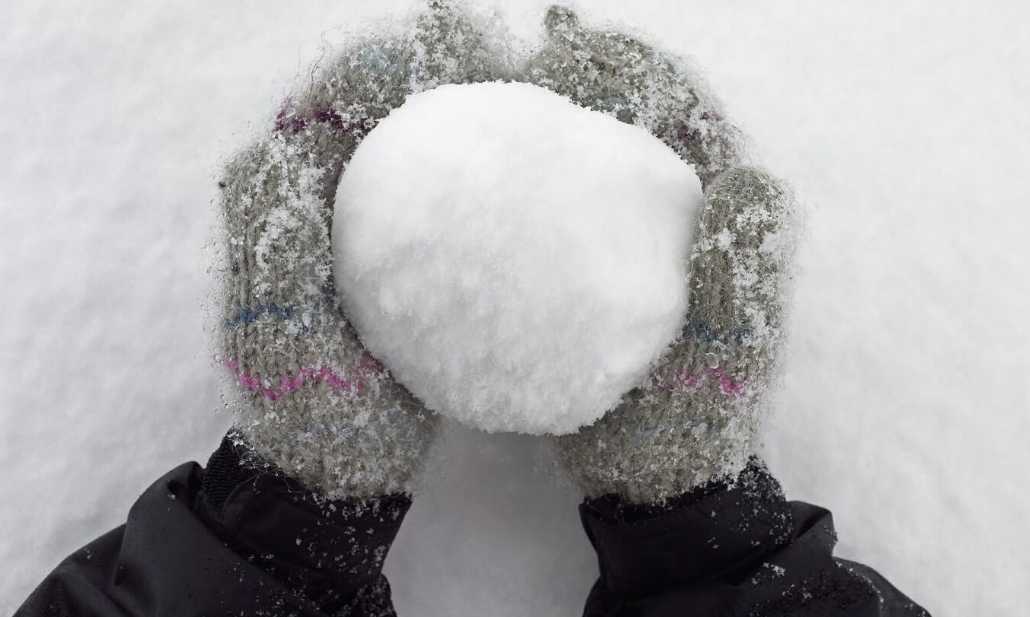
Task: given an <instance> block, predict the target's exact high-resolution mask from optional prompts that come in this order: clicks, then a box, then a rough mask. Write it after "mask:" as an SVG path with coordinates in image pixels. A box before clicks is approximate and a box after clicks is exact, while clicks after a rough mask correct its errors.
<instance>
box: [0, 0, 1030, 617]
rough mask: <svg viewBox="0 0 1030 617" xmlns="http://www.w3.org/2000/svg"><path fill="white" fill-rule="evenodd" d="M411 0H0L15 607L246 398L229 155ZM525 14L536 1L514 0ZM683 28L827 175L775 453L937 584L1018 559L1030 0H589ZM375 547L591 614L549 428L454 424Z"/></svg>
mask: <svg viewBox="0 0 1030 617" xmlns="http://www.w3.org/2000/svg"><path fill="white" fill-rule="evenodd" d="M409 2H410V0H408V1H400V0H390V1H382V0H377V1H375V2H372V1H371V0H363V1H362V2H360V3H356V2H339V1H337V2H330V1H326V0H319V1H317V2H316V1H313V2H306V3H303V4H301V3H286V2H272V1H269V0H262V1H255V2H247V3H243V2H220V3H205V2H200V1H199V0H178V1H176V2H166V3H142V2H134V3H122V2H113V1H110V0H91V1H90V2H88V3H87V2H75V1H72V0H53V1H51V2H46V3H36V2H28V1H13V0H12V1H7V2H2V3H0V163H2V164H0V281H2V290H3V292H4V293H3V297H2V310H0V314H2V318H0V614H9V613H10V612H12V611H13V610H14V609H15V608H16V607H17V606H18V605H19V604H20V603H21V601H22V600H23V599H24V598H25V596H26V595H27V594H28V593H29V591H30V590H31V589H32V587H33V586H34V585H35V583H36V582H38V581H39V579H41V578H42V577H43V576H44V575H45V574H46V573H47V572H48V571H49V570H50V569H51V568H52V567H53V566H54V565H56V564H57V563H58V561H59V560H60V559H61V558H63V557H64V556H65V555H66V554H68V553H70V552H71V551H73V550H75V549H76V548H78V547H79V546H81V545H82V544H84V543H85V542H87V541H89V540H91V539H93V538H94V537H95V536H97V535H99V534H100V533H102V532H104V531H106V530H108V529H109V528H111V527H113V526H115V525H118V524H120V523H121V522H122V521H123V519H124V516H125V514H126V512H127V510H128V508H129V506H130V505H131V504H132V502H133V501H134V499H135V498H136V496H137V495H138V494H139V493H140V492H141V491H142V490H143V489H145V488H146V487H147V486H148V485H149V484H150V483H151V482H152V481H153V480H154V479H156V478H157V477H158V476H160V475H161V474H162V473H164V472H165V471H167V470H168V469H170V468H172V467H173V466H175V465H177V464H179V463H181V462H183V461H186V460H199V461H201V462H203V461H205V460H206V458H207V456H208V454H209V453H210V452H211V450H212V449H213V448H214V447H215V446H216V445H217V443H218V441H219V439H220V437H221V433H222V431H223V429H224V428H226V427H227V425H228V423H229V420H228V418H227V417H225V416H224V415H223V414H221V413H220V412H219V409H220V403H219V401H218V398H217V395H216V391H215V376H214V375H213V374H212V370H211V363H210V361H209V359H208V358H207V355H206V354H207V353H208V347H207V344H206V342H205V338H204V337H205V334H204V320H205V314H204V309H203V301H204V295H205V293H206V290H207V285H208V279H207V276H206V274H205V266H206V263H207V255H206V254H205V250H204V244H205V242H206V241H207V240H208V239H209V235H210V232H209V227H210V225H211V223H212V220H213V209H212V203H211V202H212V200H213V199H214V198H215V196H216V194H217V190H216V187H215V174H216V171H217V169H218V165H219V161H220V160H222V158H223V157H224V156H225V155H226V154H227V153H228V152H229V151H231V150H232V149H233V148H234V147H236V146H237V145H239V144H240V141H239V140H240V139H241V138H242V136H244V135H246V127H247V125H248V122H258V121H261V120H262V119H264V118H267V117H268V112H269V109H270V108H272V107H273V106H274V105H276V103H277V102H278V100H279V99H280V97H281V96H282V94H283V89H284V88H285V87H286V86H287V85H288V83H289V82H290V80H291V79H292V78H293V77H294V76H295V75H296V74H297V73H298V71H303V70H304V69H305V68H307V66H308V65H309V64H310V62H311V61H312V60H313V59H314V58H315V57H317V55H318V54H319V53H320V50H321V47H322V40H321V39H322V36H323V34H324V36H325V37H326V38H327V39H329V40H339V37H341V36H343V32H342V31H341V30H339V29H336V28H334V26H337V25H339V26H343V27H344V28H350V27H353V26H354V25H355V24H356V23H357V21H358V20H361V19H364V18H366V17H374V16H379V15H382V14H383V13H384V12H386V11H402V10H403V9H404V8H405V7H407V6H408V5H409ZM503 8H504V9H505V10H506V12H507V13H508V21H509V23H510V24H511V25H512V27H513V29H514V30H515V31H516V32H517V33H518V34H520V35H523V36H529V35H531V34H533V33H534V32H535V31H536V30H537V29H538V28H539V27H540V26H539V20H540V17H541V16H542V12H543V10H544V8H545V5H544V4H540V3H536V2H522V1H519V2H516V1H515V0H512V1H511V2H507V3H505V4H504V5H503ZM580 8H581V17H582V18H583V19H584V20H585V21H586V22H588V23H592V22H596V20H613V21H618V22H622V23H626V24H629V25H630V26H633V27H636V28H638V29H640V30H642V31H645V32H648V33H651V34H653V35H654V36H655V37H656V38H657V39H658V40H660V41H663V42H664V44H665V45H666V46H668V47H670V48H673V49H675V50H677V51H679V52H682V53H687V54H690V55H692V56H694V57H695V58H696V59H697V61H698V62H699V63H700V65H701V66H703V67H704V68H705V69H706V70H707V73H708V76H709V78H710V80H711V82H712V84H713V86H714V88H715V89H716V91H717V92H718V94H719V95H720V96H721V97H722V98H723V100H724V101H725V102H726V104H727V108H728V111H729V113H730V115H731V117H733V118H734V119H736V121H737V122H738V123H739V124H740V125H741V126H742V127H743V128H744V129H745V131H746V132H747V133H749V134H750V135H751V137H752V138H753V142H754V144H755V147H756V151H757V152H758V153H759V154H760V156H761V160H762V162H763V163H764V164H765V165H767V166H768V167H769V168H770V169H772V170H773V171H775V172H776V173H778V174H780V175H782V176H785V177H787V178H789V179H791V180H792V181H793V183H794V184H795V186H796V187H797V188H798V189H799V191H800V192H801V193H802V194H803V195H804V196H805V198H806V200H807V201H808V202H809V203H811V204H813V206H814V207H813V210H812V212H811V215H810V219H809V224H808V233H807V238H806V240H805V244H804V246H803V249H802V253H801V262H802V266H803V268H804V270H803V274H802V275H801V277H800V278H799V280H798V291H797V303H796V310H795V321H794V329H793V336H792V342H791V347H790V353H789V360H788V365H787V380H786V388H785V391H784V392H783V394H782V396H781V397H780V402H779V413H778V416H777V418H776V420H775V428H774V430H773V431H772V432H771V433H770V434H769V436H768V438H767V458H768V460H769V463H770V466H771V468H772V469H773V471H774V472H775V473H776V474H777V475H778V476H779V477H780V479H781V481H782V482H783V484H784V486H785V488H786V490H787V492H788V495H789V496H790V497H791V498H794V499H804V500H809V501H813V502H816V503H819V504H821V505H824V506H826V507H829V508H830V509H832V510H833V511H834V515H835V517H834V518H835V521H836V523H837V527H838V531H839V533H840V537H841V541H840V544H839V548H838V554H839V555H840V556H843V557H847V558H852V559H856V560H859V561H862V562H866V563H868V564H870V565H872V566H873V567H875V568H877V569H878V570H879V571H881V572H882V573H883V574H884V575H886V576H887V577H888V578H889V579H890V580H891V581H892V582H894V583H895V584H896V585H897V586H899V587H900V588H901V589H902V590H904V591H906V592H907V593H908V594H910V595H911V596H912V597H913V598H914V599H915V600H917V601H919V602H921V603H922V604H924V605H925V606H926V607H927V608H928V609H929V610H930V611H931V612H932V613H933V614H934V615H937V616H940V615H1018V614H1022V612H1023V611H1025V609H1026V601H1027V595H1028V591H1027V590H1028V589H1030V531H1028V529H1027V527H1028V525H1027V521H1028V520H1030V491H1028V487H1030V471H1028V470H1030V450H1028V443H1030V413H1028V408H1030V405H1028V403H1030V400H1028V398H1030V397H1028V386H1027V383H1028V377H1027V374H1028V372H1030V370H1028V369H1030V358H1028V354H1030V336H1028V329H1027V315H1030V292H1028V290H1027V278H1028V273H1030V263H1028V261H1030V259H1028V257H1030V255H1028V253H1030V246H1028V245H1030V238H1028V235H1030V216H1028V214H1027V208H1028V204H1030V171H1028V170H1027V163H1028V161H1030V116H1028V114H1027V112H1026V109H1028V108H1030V71H1028V68H1030V62H1028V60H1030V41H1028V40H1027V34H1026V33H1027V31H1028V28H1030V5H1027V4H1026V3H1022V2H1019V1H1011V2H983V1H978V2H972V1H969V2H965V3H957V2H930V1H929V0H926V1H923V2H911V1H910V2H896V1H892V0H876V1H868V2H861V3H859V2H852V3H847V4H844V3H828V2H823V1H821V0H795V1H787V0H778V1H774V2H759V1H758V0H753V1H747V2H745V1H742V0H735V1H730V2H719V3H715V2H709V3H693V2H680V1H679V0H654V1H646V0H638V1H635V2H632V3H630V2H624V1H623V0H605V1H596V2H590V3H586V4H585V5H583V6H581V7H580ZM443 455H444V460H443V462H442V463H441V464H440V465H439V469H438V470H437V472H436V474H435V475H434V477H433V479H432V480H431V482H430V484H429V486H427V487H426V490H425V491H424V492H423V494H421V495H419V496H418V498H417V500H416V502H415V506H414V507H413V508H412V510H411V512H410V514H409V517H408V519H407V521H406V523H405V525H404V527H403V528H402V530H401V534H400V536H399V537H398V540H397V542H396V544H395V546H394V548H393V550H392V552H391V554H390V557H389V558H388V559H387V565H386V569H387V573H388V575H389V576H390V578H391V583H392V584H393V586H394V592H395V600H396V604H397V607H398V610H399V612H400V613H401V614H402V615H423V616H429V617H432V616H437V615H456V616H459V617H461V616H466V615H493V616H503V615H520V616H522V615H533V616H550V615H575V614H578V613H579V612H580V610H581V606H582V602H583V600H584V598H585V596H586V593H587V590H588V589H589V586H590V585H591V584H592V581H593V579H594V577H595V576H596V565H595V563H594V557H593V554H592V552H591V550H590V548H589V546H588V544H587V540H586V537H585V536H584V535H583V533H582V531H581V530H580V529H579V523H578V518H577V513H576V507H575V506H576V504H577V503H578V501H579V498H578V496H577V494H576V493H575V491H574V490H573V489H572V488H571V487H569V486H567V485H563V484H560V483H559V482H557V481H556V480H554V479H553V478H552V475H551V473H550V468H549V462H548V459H547V456H546V448H544V445H543V443H542V441H540V440H539V439H538V438H531V437H523V436H511V435H493V436H487V435H483V434H479V433H475V432H472V431H470V430H466V429H457V428H455V429H453V430H451V432H450V433H449V434H448V436H447V441H446V444H445V445H444V446H443Z"/></svg>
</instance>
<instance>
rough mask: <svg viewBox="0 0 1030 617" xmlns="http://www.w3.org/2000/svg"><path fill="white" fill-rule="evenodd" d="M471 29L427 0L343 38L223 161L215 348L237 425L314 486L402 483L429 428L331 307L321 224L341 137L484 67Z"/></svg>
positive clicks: (489, 66) (343, 146)
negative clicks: (398, 20)
mask: <svg viewBox="0 0 1030 617" xmlns="http://www.w3.org/2000/svg"><path fill="white" fill-rule="evenodd" d="M486 40H487V37H486V36H484V35H483V34H482V33H481V32H480V31H478V30H477V29H476V28H475V27H474V25H473V24H472V23H471V22H470V21H469V20H468V19H467V18H466V17H465V16H463V15H462V14H460V13H457V12H455V11H453V10H451V9H449V8H447V7H445V6H443V5H441V4H440V3H434V4H433V5H432V7H431V8H423V9H420V10H418V11H416V13H415V14H414V15H413V16H411V17H410V18H409V19H408V21H407V22H405V24H404V25H403V27H402V28H401V30H400V31H393V33H392V34H388V35H369V36H366V37H364V38H363V39H361V40H359V41H357V42H356V43H355V44H353V45H350V46H349V47H348V48H347V49H346V50H345V51H344V52H343V53H342V54H341V55H340V56H338V57H337V58H336V59H335V60H334V61H333V62H332V63H331V64H330V65H329V66H327V67H325V68H323V69H321V71H320V72H318V73H317V74H316V76H315V78H314V79H313V81H312V83H310V84H305V87H304V88H303V89H302V91H301V92H299V93H298V94H297V95H296V96H294V97H291V98H289V99H287V101H286V103H285V104H284V106H283V107H282V109H281V110H280V112H279V114H278V116H277V117H276V120H275V129H274V131H273V132H271V134H269V135H267V136H266V137H264V138H262V139H260V140H259V141H258V142H257V143H256V144H255V145H253V146H251V147H250V148H248V149H246V150H244V151H242V152H240V153H239V154H238V155H236V156H235V158H234V159H233V160H232V161H231V162H230V163H229V164H228V166H227V168H226V170H225V174H224V177H223V179H222V182H221V183H220V185H221V186H222V188H223V196H222V209H223V215H224V233H225V237H224V247H225V256H226V259H227V262H228V264H227V266H228V270H227V272H225V274H224V279H223V281H222V283H223V290H224V291H223V297H222V301H223V303H224V317H225V319H224V323H223V324H222V327H221V329H220V334H219V340H218V346H219V348H220V353H219V355H220V356H221V360H222V362H223V364H224V366H225V368H226V370H227V371H228V372H229V374H230V376H231V380H232V381H234V382H235V385H232V386H230V388H229V389H230V390H231V394H230V397H229V398H230V400H231V403H232V407H233V408H234V411H238V413H239V420H238V427H239V430H240V431H241V432H242V433H243V434H244V435H245V436H246V437H247V440H248V441H249V443H250V445H251V446H252V447H253V449H254V451H255V452H256V453H257V454H259V455H260V456H261V457H262V458H263V459H265V460H267V461H268V462H270V463H272V464H274V465H275V466H277V467H279V468H281V469H282V470H284V471H285V472H286V473H288V474H290V475H292V476H294V477H295V478H297V479H298V480H300V481H301V482H302V483H303V484H304V485H305V486H307V487H308V488H310V489H312V490H315V491H318V492H320V493H322V494H324V495H326V496H328V497H330V498H345V497H347V498H353V497H358V498H362V497H372V496H376V495H384V494H391V493H397V492H408V491H410V489H411V483H412V480H413V478H414V477H415V474H416V471H417V469H418V467H419V464H420V461H421V459H422V458H423V456H424V453H425V451H426V448H427V447H428V445H429V444H430V442H431V440H432V438H433V436H434V434H435V432H436V428H437V424H438V421H437V418H436V417H435V415H433V414H431V413H429V412H428V411H427V410H426V409H425V408H424V407H423V406H422V404H421V403H420V402H419V401H418V400H416V399H415V398H414V397H413V396H412V395H411V394H410V393H409V392H408V391H407V390H406V389H405V388H403V387H402V386H400V385H399V384H397V383H396V382H395V381H394V380H393V379H392V377H391V375H390V373H389V371H388V370H386V369H385V368H384V367H383V366H382V365H380V364H379V363H378V362H377V361H376V360H375V359H374V358H373V357H371V356H370V355H369V354H368V353H367V352H366V351H365V350H364V348H363V346H362V344H361V342H360V341H359V339H358V336H357V333H356V331H355V330H354V329H353V327H352V326H351V325H350V324H349V323H348V322H347V320H346V318H345V316H344V315H343V313H342V312H341V310H340V309H339V306H338V303H337V297H336V293H335V290H334V284H333V280H332V268H331V255H330V237H329V233H330V231H329V230H330V228H331V218H332V207H333V202H334V199H335V193H336V188H337V183H338V180H339V176H340V174H341V172H342V169H343V168H344V166H345V165H346V163H347V161H348V159H349V157H350V156H351V154H352V153H353V151H354V149H355V147H356V146H357V144H358V143H359V142H360V141H361V139H362V138H363V137H364V135H366V134H367V133H368V132H369V131H370V130H371V129H372V128H373V127H374V126H375V124H376V123H377V122H378V121H379V120H380V119H381V118H382V117H384V116H385V115H386V114H388V113H389V111H390V110H391V109H392V108H393V107H395V106H397V105H400V104H401V103H403V101H404V99H405V97H406V96H408V95H409V94H411V93H413V92H417V91H420V90H424V89H427V88H431V87H434V86H435V85H438V84H441V83H454V82H468V81H487V80H491V79H495V78H496V74H495V73H496V71H497V69H496V67H497V65H498V62H497V61H496V60H494V57H495V56H494V54H493V53H492V52H491V50H489V49H488V48H487V47H486V43H485V41H486Z"/></svg>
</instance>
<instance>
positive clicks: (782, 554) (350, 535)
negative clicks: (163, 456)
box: [15, 433, 927, 617]
mask: <svg viewBox="0 0 1030 617" xmlns="http://www.w3.org/2000/svg"><path fill="white" fill-rule="evenodd" d="M410 505H411V501H410V499H409V498H408V497H407V496H405V495H393V496H388V497H382V498H379V499H375V500H371V501H369V502H366V503H353V502H346V501H331V500H327V499H324V498H321V497H319V496H318V495H316V494H314V493H311V492H310V491H307V490H305V489H304V488H303V487H301V486H300V485H299V484H297V483H296V482H295V481H294V480H292V479H291V478H289V477H287V476H285V475H283V474H282V473H281V472H280V471H278V470H276V469H274V468H272V467H270V466H268V465H267V464H265V463H263V462H262V461H261V460H260V459H259V458H257V457H256V456H255V455H254V454H253V452H251V451H250V450H249V448H248V447H247V446H246V444H245V443H244V442H243V441H242V440H240V439H239V438H238V436H237V437H236V438H234V437H233V435H232V434H231V433H230V435H228V436H227V437H226V439H225V440H223V442H222V445H221V446H220V447H219V449H218V450H217V451H216V452H215V454H214V455H212V457H211V460H210V461H209V463H208V469H207V470H206V471H205V470H204V469H202V468H201V467H200V466H199V465H197V464H196V463H187V464H184V465H181V466H179V467H177V468H175V469H173V470H172V471H170V472H169V473H168V474H166V475H165V476H164V477H162V478H161V479H159V480H158V481H157V482H155V483H154V484H153V485H152V486H151V487H150V488H149V489H147V491H146V492H145V493H144V494H143V495H141V496H140V498H139V500H137V501H136V503H135V505H133V507H132V509H131V510H130V512H129V516H128V520H127V521H126V523H125V525H123V526H121V527H119V528H117V529H115V530H113V531H111V532H109V533H107V534H105V535H103V536H101V537H100V538H98V539H96V540H95V541H93V542H92V543H90V544H89V545H87V546H86V547H84V548H82V549H80V550H79V551H76V552H75V553H74V554H72V555H71V556H70V557H68V558H67V559H66V560H64V561H63V562H62V563H61V564H60V565H58V566H57V568H56V569H55V570H54V571H53V572H52V573H51V574H50V575H49V576H47V578H46V579H44V580H43V582H42V583H40V585H39V586H38V587H37V588H36V590H35V591H34V592H33V593H32V595H30V596H29V598H28V600H26V602H25V604H24V605H23V606H22V607H21V608H20V609H19V610H18V612H17V613H15V617H30V616H64V615H69V616H70V615H91V616H96V617H143V616H144V615H147V616H158V617H166V616H173V615H174V616H182V617H188V616H201V615H203V616H214V615H269V616H277V617H278V616H286V615H291V616H298V617H321V616H327V615H336V616H340V617H391V616H395V613H394V610H393V605H392V602H391V599H390V587H389V584H388V582H387V580H386V578H385V577H384V576H383V575H382V573H381V569H382V562H383V559H384V558H385V556H386V552H387V550H388V549H389V547H390V545H391V543H392V542H393V539H394V537H395V536H396V534H397V531H398V529H399V527H400V524H401V521H402V520H403V518H404V515H405V513H406V512H407V510H408V508H409V507H410ZM580 514H581V517H582V520H583V526H584V528H585V529H586V532H587V536H588V537H589V539H590V542H591V543H592V544H593V546H594V548H595V549H596V550H597V555H598V563H599V568H600V572H601V576H600V579H599V580H598V582H597V584H595V585H594V588H593V589H592V590H591V592H590V596H589V598H588V599H587V604H586V609H585V613H584V614H585V616H586V617H673V616H676V617H681V616H683V615H697V616H701V617H706V616H711V617H718V616H730V615H732V616H747V617H758V616H763V617H778V616H784V617H785V616H788V615H790V616H798V617H816V616H818V617H834V616H838V615H839V616H844V615H846V616H850V617H915V616H925V615H927V613H926V612H925V611H924V610H923V609H921V608H920V607H919V606H917V605H916V604H914V603H913V602H912V601H911V600H909V599H908V598H907V597H905V596H904V595H903V594H902V593H901V592H899V591H898V590H897V589H895V588H894V587H893V586H892V585H891V584H890V583H888V582H887V581H886V580H884V578H883V577H882V576H880V575H879V574H878V573H877V572H875V571H874V570H872V569H870V568H868V567H866V566H863V565H860V564H856V563H852V562H849V561H846V560H843V559H837V558H834V557H833V547H834V544H835V542H836V534H835V532H834V528H833V520H832V517H831V515H830V513H829V512H828V511H827V510H824V509H823V508H819V507H817V506H813V505H809V504H807V503H803V502H798V501H793V502H788V501H786V500H785V499H784V497H783V492H782V491H781V489H780V486H779V484H778V483H777V482H776V480H774V479H773V478H772V476H771V475H769V472H768V471H767V470H766V469H765V467H764V466H763V465H762V464H761V463H760V462H759V461H757V460H755V461H752V463H751V464H750V465H749V466H748V468H747V469H746V470H745V471H744V473H742V474H741V475H740V477H738V478H737V479H736V480H735V481H734V482H733V483H732V484H712V485H709V486H705V487H701V488H699V489H696V490H694V491H691V492H689V493H686V494H684V495H681V496H679V497H677V498H675V499H671V500H668V501H666V502H663V503H661V504H653V505H631V504H628V503H625V502H623V501H622V500H621V499H619V498H618V497H615V496H606V497H602V498H599V499H594V500H590V501H586V502H584V503H583V504H582V505H581V506H580Z"/></svg>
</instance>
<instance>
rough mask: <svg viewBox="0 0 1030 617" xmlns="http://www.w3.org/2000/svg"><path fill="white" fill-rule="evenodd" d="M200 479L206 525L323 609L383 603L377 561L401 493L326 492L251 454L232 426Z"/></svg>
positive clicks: (404, 505) (399, 517)
mask: <svg viewBox="0 0 1030 617" xmlns="http://www.w3.org/2000/svg"><path fill="white" fill-rule="evenodd" d="M202 486H203V488H202V490H201V495H200V498H199V499H198V500H197V507H196V509H197V514H198V515H199V516H200V517H201V518H202V519H203V520H204V521H205V523H206V524H207V525H208V527H210V528H211V529H212V531H214V532H215V533H216V534H217V535H218V536H219V537H220V538H221V540H222V541H223V542H225V543H226V544H227V545H229V546H230V547H231V548H232V549H233V550H234V551H236V552H237V553H238V554H240V555H241V556H243V557H244V558H246V559H249V560H251V561H253V562H254V563H256V564H257V565H259V566H261V567H262V568H263V569H264V570H265V571H266V572H268V573H269V574H270V575H272V576H274V577H276V578H278V579H279V580H282V581H283V582H284V583H285V584H287V585H288V586H289V587H291V588H292V589H295V590H296V591H297V592H299V593H301V594H302V595H304V596H306V597H307V598H308V599H309V600H311V601H312V602H314V603H316V604H318V605H319V606H320V607H321V608H322V610H323V611H325V612H327V613H333V612H336V611H338V610H340V609H341V608H343V607H345V606H352V607H353V606H354V605H355V604H363V605H365V604H383V603H385V604H386V605H389V593H390V592H389V585H388V584H387V583H386V579H385V578H384V577H383V576H382V568H383V560H384V559H385V558H386V554H387V551H388V550H389V548H390V546H391V545H392V544H393V541H394V538H396V536H397V532H398V531H399V530H400V526H401V523H402V522H403V520H404V515H405V514H406V513H407V511H408V508H410V507H411V498H410V497H409V496H408V495H405V494H400V493H398V494H393V495H383V496H380V497H376V498H372V499H364V500H333V499H327V498H326V497H324V496H322V495H320V494H318V493H315V492H313V491H310V490H308V489H306V488H304V487H303V486H302V485H301V484H300V483H299V482H298V481H297V480H295V479H294V478H292V477H290V476H288V475H286V474H285V473H283V472H282V471H281V470H280V469H278V468H277V467H275V466H273V465H271V464H270V463H267V462H266V461H264V460H263V459H261V458H260V457H258V455H257V454H255V453H254V451H253V450H252V449H250V447H249V446H248V445H247V444H246V442H245V441H244V440H243V438H242V436H241V435H240V434H239V433H237V432H235V431H230V432H229V433H228V434H227V435H226V436H225V438H223V440H222V443H221V445H220V446H219V448H218V450H216V451H215V453H214V454H212V456H211V459H210V460H209V461H208V465H207V468H206V470H205V472H204V476H203V484H202ZM384 594H385V598H382V597H379V596H383V595H384ZM384 608H385V607H384ZM388 610H389V614H392V609H388ZM362 614H364V611H362Z"/></svg>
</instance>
